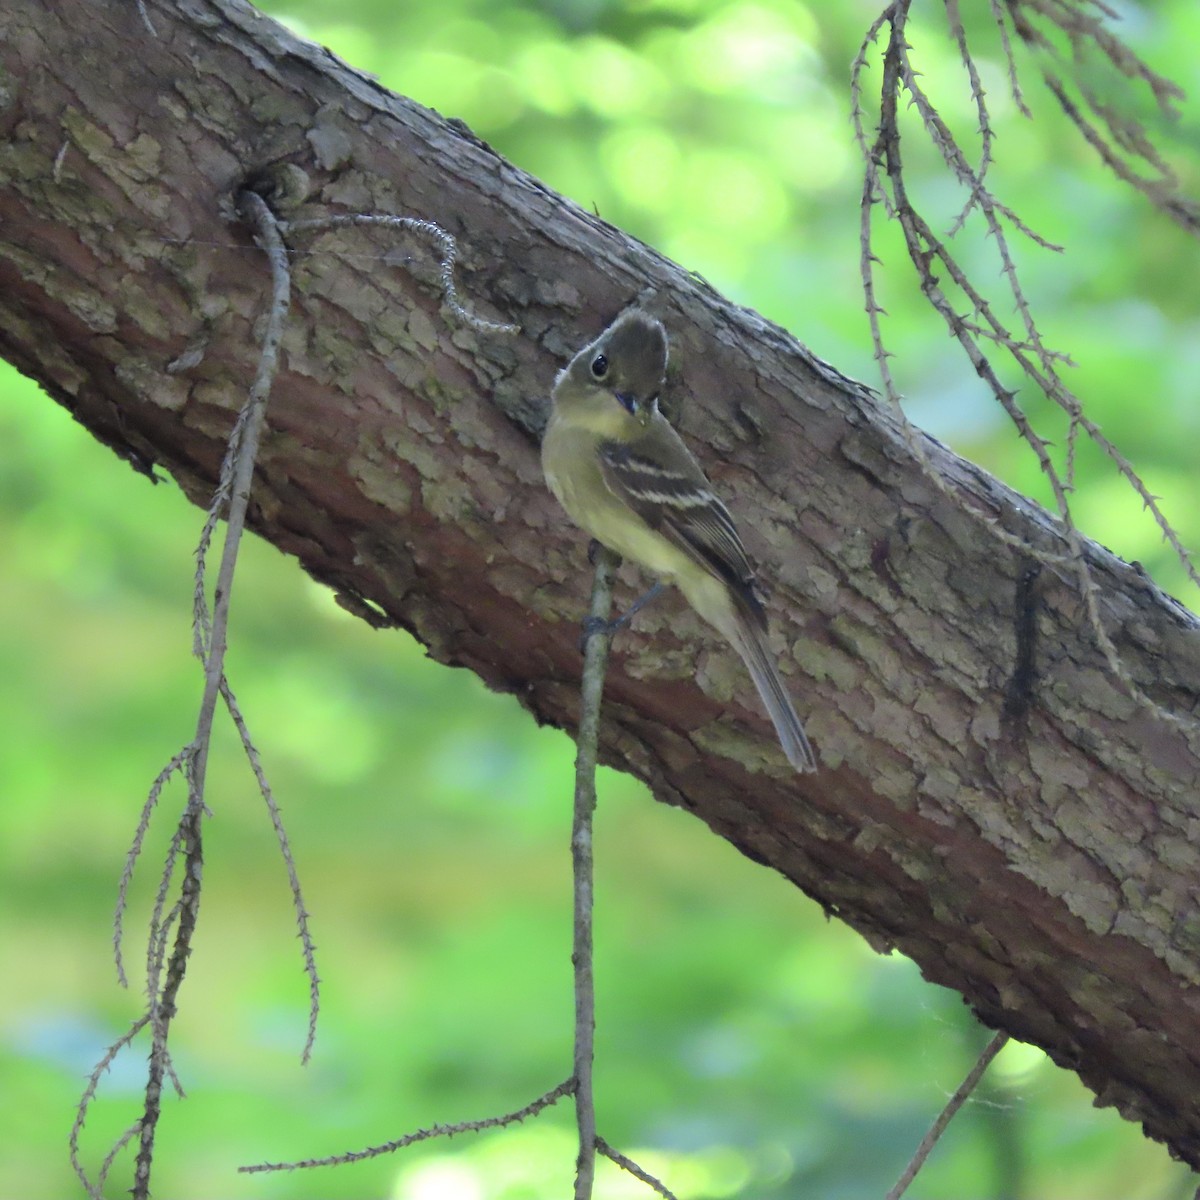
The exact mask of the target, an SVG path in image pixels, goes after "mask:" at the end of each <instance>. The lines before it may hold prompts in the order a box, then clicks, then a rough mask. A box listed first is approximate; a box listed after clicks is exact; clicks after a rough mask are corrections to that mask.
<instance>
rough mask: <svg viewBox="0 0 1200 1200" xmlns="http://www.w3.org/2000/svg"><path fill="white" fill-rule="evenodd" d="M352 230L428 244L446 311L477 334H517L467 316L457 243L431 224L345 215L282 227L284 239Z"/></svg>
mask: <svg viewBox="0 0 1200 1200" xmlns="http://www.w3.org/2000/svg"><path fill="white" fill-rule="evenodd" d="M355 226H367V227H370V226H376V227H381V228H384V229H407V230H409V231H410V232H412V233H417V234H420V235H421V236H422V237H424V238H426V239H427V240H429V241H431V242H432V243H433V244H434V245H435V246H436V247H437V248H438V250H439V252H440V253H441V259H440V262H439V264H438V265H439V270H440V273H441V274H440V277H441V285H442V296H443V299H444V300H445V302H446V307H447V308H449V309H450V311H451V312H452V313H453V314H454V315H455V316H456V317H457V318H458V319H459V320H460V321H462V322H463V324H464V325H469V326H470V327H471V328H472V329H476V330H478V331H479V332H480V333H507V334H513V333H520V331H521V327H520V326H519V325H513V324H510V323H508V322H503V321H489V320H487V319H486V318H485V317H480V316H478V315H476V314H475V313H473V312H471V310H470V309H469V308H467V307H466V306H465V305H464V304H463V303H462V301H461V300H459V298H458V289H457V288H456V287H455V284H454V263H455V260H456V259H457V258H458V242H457V241H455V239H454V236H453V234H450V233H447V232H446V230H444V229H443V228H442V227H441V226H440V225H438V224H437V223H436V222H434V221H429V220H426V219H425V218H424V217H402V216H396V215H392V214H389V213H345V214H341V215H339V216H334V217H311V218H305V219H304V220H301V221H291V222H289V223H288V224H287V225H285V226H284V232H285V234H287V235H292V234H298V233H317V232H320V231H321V230H324V229H347V228H352V227H355Z"/></svg>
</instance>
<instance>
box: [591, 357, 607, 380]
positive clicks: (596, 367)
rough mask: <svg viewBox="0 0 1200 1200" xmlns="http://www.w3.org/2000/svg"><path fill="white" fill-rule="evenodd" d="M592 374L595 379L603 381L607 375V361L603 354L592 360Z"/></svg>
mask: <svg viewBox="0 0 1200 1200" xmlns="http://www.w3.org/2000/svg"><path fill="white" fill-rule="evenodd" d="M592 374H593V375H594V376H595V377H596V378H597V379H603V378H604V377H605V375H607V374H608V359H607V358H605V357H604V355H603V354H597V355H596V357H595V358H593V359H592Z"/></svg>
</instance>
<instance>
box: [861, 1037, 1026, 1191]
mask: <svg viewBox="0 0 1200 1200" xmlns="http://www.w3.org/2000/svg"><path fill="white" fill-rule="evenodd" d="M1007 1044H1008V1034H1007V1033H997V1034H996V1035H995V1036H994V1037H993V1038H992V1040H991V1041H990V1042H988V1044H987V1045H986V1046H985V1047H984V1048H983V1053H982V1054H980V1056H979V1057H978V1058H977V1059H976V1060H975V1065H974V1066H973V1067H972V1068H971V1069H970V1070H969V1071H968V1072H967V1076H966V1078H965V1079H964V1080H963V1081H962V1083H960V1084H959V1085H958V1087H957V1088H956V1089H955V1091H954V1095H952V1096H951V1097H950V1099H949V1100H947V1101H946V1105H945V1107H944V1108H943V1109H942V1111H941V1112H940V1113H938V1115H937V1120H935V1121H934V1123H933V1124H932V1125H931V1126H930V1127H929V1132H928V1133H926V1134H925V1136H924V1137H923V1138H922V1139H921V1144H920V1145H919V1146H918V1147H917V1149H916V1153H915V1154H914V1155H913V1156H912V1158H911V1159H910V1160H909V1163H908V1166H907V1167H905V1168H904V1171H903V1173H902V1174H901V1176H900V1178H899V1179H897V1180H896V1183H895V1186H893V1187H892V1188H891V1190H890V1191H889V1192H888V1194H887V1196H886V1197H885V1198H884V1200H900V1197H901V1196H903V1195H904V1193H905V1192H907V1191H908V1187H909V1184H911V1183H912V1181H913V1180H914V1179H916V1177H917V1174H918V1172H919V1171H920V1170H921V1168H922V1167H923V1166H924V1165H925V1160H926V1159H927V1158H928V1157H929V1156H930V1154H932V1153H933V1148H934V1146H936V1145H937V1144H938V1139H939V1138H941V1136H942V1134H943V1133H945V1132H946V1126H947V1125H949V1124H950V1122H951V1121H952V1120H953V1119H954V1114H955V1113H957V1112H958V1110H959V1109H960V1108H962V1106H963V1105H964V1104H965V1103H966V1102H967V1100H968V1099H969V1098H970V1096H971V1093H972V1092H974V1091H975V1089H976V1088H977V1087H978V1086H979V1082H980V1080H981V1079H983V1076H984V1072H986V1071H987V1069H988V1067H990V1066H991V1065H992V1059H994V1058H995V1057H996V1055H997V1054H999V1053H1000V1051H1001V1050H1003V1049H1004V1047H1005V1046H1006V1045H1007Z"/></svg>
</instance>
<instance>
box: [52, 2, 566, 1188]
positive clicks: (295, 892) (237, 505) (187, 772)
mask: <svg viewBox="0 0 1200 1200" xmlns="http://www.w3.org/2000/svg"><path fill="white" fill-rule="evenodd" d="M138 9H139V12H141V13H142V15H143V19H144V20H146V21H147V23H149V17H148V15H147V14H146V11H145V8H144V5H143V4H142V3H141V0H139V3H138ZM60 157H61V155H60ZM238 210H239V215H240V216H241V218H242V219H243V221H245V223H246V224H247V225H248V226H249V227H250V228H251V229H252V230H253V231H254V237H255V241H256V242H257V243H258V245H259V247H260V248H261V249H262V250H263V251H264V252H265V253H266V255H267V257H268V260H269V262H270V266H271V274H272V292H271V300H270V304H269V306H268V309H267V312H266V314H265V320H264V322H263V335H262V343H261V346H260V352H259V362H258V368H257V372H256V376H255V380H254V384H253V386H252V388H251V390H250V393H249V396H248V398H247V400H246V403H245V404H244V405H243V406H242V408H241V409H240V411H239V412H238V415H237V418H236V420H235V422H234V425H233V428H232V430H231V431H230V435H229V440H228V444H227V446H226V451H225V455H224V458H223V460H222V463H221V469H220V473H219V476H218V483H217V486H216V488H215V490H214V492H213V497H212V501H211V502H210V504H209V508H208V512H207V513H206V516H205V521H204V525H203V528H202V530H201V533H200V538H199V541H198V544H197V547H196V555H195V557H196V568H195V582H194V587H193V600H192V649H193V652H194V653H195V655H196V657H197V658H198V659H199V660H200V662H201V663H202V665H203V668H204V678H205V688H204V695H203V698H202V700H201V704H200V710H199V715H198V719H197V726H196V733H195V736H194V737H193V738H192V740H191V741H190V742H189V743H188V744H187V745H186V746H184V747H183V749H181V750H180V751H179V752H178V753H177V754H176V755H175V756H174V757H173V758H171V760H170V761H169V762H168V763H167V764H166V766H164V767H163V769H162V770H161V771H160V772H159V774H158V776H157V777H156V778H155V780H154V782H153V784H152V785H151V788H150V791H149V794H148V796H147V798H146V801H145V803H144V804H143V806H142V811H141V815H140V817H139V820H138V825H137V828H136V830H135V832H134V836H133V841H132V843H131V845H130V848H129V851H128V853H127V855H126V859H125V865H124V868H123V870H122V873H121V881H120V884H119V887H118V895H117V906H116V913H115V916H114V921H113V953H114V959H115V962H116V968H117V977H118V979H119V980H120V982H121V984H122V985H123V986H128V977H127V975H126V970H125V960H124V953H123V939H124V918H125V912H126V909H127V907H128V901H129V888H130V884H131V882H132V879H133V873H134V869H135V867H136V864H137V861H138V859H139V858H140V856H141V852H142V848H143V845H144V843H145V839H146V836H147V833H148V832H149V828H150V822H151V819H152V817H153V814H154V811H155V809H156V808H157V806H158V803H159V800H160V799H161V796H162V792H163V790H164V788H165V787H166V785H167V784H168V783H169V782H170V780H171V779H172V777H173V776H174V775H175V774H176V773H182V774H183V776H184V778H185V779H186V780H187V784H188V796H187V803H186V806H185V808H184V811H183V813H182V815H181V817H180V819H179V821H178V823H177V825H176V827H175V830H174V833H173V834H172V837H171V840H170V843H169V845H168V848H167V854H166V858H165V861H164V863H163V867H162V870H161V872H160V875H159V881H158V887H157V890H156V893H155V898H154V904H153V907H152V911H151V915H150V920H149V927H148V933H147V939H146V983H145V987H146V1009H145V1011H144V1012H143V1013H142V1014H141V1016H139V1017H138V1018H137V1019H136V1020H135V1021H134V1022H133V1023H132V1025H131V1026H130V1028H129V1029H128V1030H127V1031H126V1032H125V1033H124V1034H123V1035H122V1036H121V1037H120V1038H118V1039H117V1041H116V1042H114V1043H113V1044H112V1045H111V1046H110V1047H109V1048H108V1049H107V1050H106V1052H105V1054H104V1055H103V1057H102V1058H101V1060H100V1061H99V1063H98V1064H97V1065H96V1067H95V1069H94V1070H93V1071H92V1073H91V1075H90V1076H89V1079H88V1083H87V1087H86V1089H85V1091H84V1094H83V1096H82V1097H81V1099H80V1102H79V1106H78V1109H77V1112H76V1118H75V1122H74V1125H73V1127H72V1130H71V1137H70V1153H71V1162H72V1164H73V1166H74V1167H75V1170H76V1172H77V1174H78V1175H79V1178H80V1180H81V1181H82V1182H83V1184H84V1187H85V1188H86V1189H87V1191H88V1194H89V1195H90V1196H92V1197H93V1198H94V1200H99V1198H100V1195H101V1192H102V1190H103V1188H104V1183H105V1180H106V1178H107V1176H108V1174H109V1172H110V1170H111V1168H112V1165H113V1163H114V1162H115V1160H116V1158H117V1156H118V1155H119V1154H120V1152H121V1151H122V1150H123V1149H124V1148H125V1147H126V1146H128V1145H129V1144H130V1143H131V1142H133V1141H134V1140H135V1139H137V1142H138V1152H137V1161H136V1165H135V1169H134V1186H133V1188H132V1194H133V1196H134V1198H135V1200H143V1198H145V1197H148V1196H149V1188H150V1170H151V1166H152V1164H153V1156H154V1143H155V1134H156V1130H157V1125H158V1119H159V1116H160V1114H161V1095H162V1088H163V1084H164V1082H170V1084H171V1086H172V1087H173V1088H174V1089H175V1091H176V1092H177V1094H178V1095H179V1096H181V1097H182V1096H183V1094H184V1093H183V1088H182V1086H181V1084H180V1081H179V1079H178V1077H177V1075H176V1073H175V1069H174V1066H173V1064H172V1062H171V1056H170V1053H169V1051H168V1040H169V1034H170V1028H171V1022H172V1020H173V1018H174V1017H175V1015H176V1011H177V997H178V993H179V989H180V987H181V986H182V984H183V980H184V976H185V974H186V969H187V962H188V958H189V956H190V953H191V946H192V938H193V935H194V932H195V928H196V922H197V918H198V914H199V903H200V894H201V885H202V877H203V841H202V822H203V818H204V817H205V816H208V815H211V814H210V812H209V809H208V807H207V805H206V803H205V774H206V767H207V759H208V750H209V745H210V741H211V735H212V725H213V720H214V717H215V710H216V705H217V700H218V697H219V698H220V699H221V700H222V701H223V702H224V704H225V707H226V709H227V710H228V712H229V715H230V718H231V719H232V721H233V724H234V726H235V728H236V729H237V731H238V736H239V737H240V739H241V742H242V749H243V752H244V753H245V755H246V759H247V761H248V762H249V764H250V768H251V770H252V772H253V774H254V777H255V780H256V782H257V783H258V788H259V793H260V795H261V796H262V799H263V802H264V804H265V805H266V807H267V811H268V814H269V816H270V819H271V824H272V827H273V828H274V830H275V836H276V840H277V842H278V844H279V849H280V855H281V857H282V858H283V862H284V866H285V869H286V871H287V877H288V884H289V887H290V889H291V894H292V901H293V906H294V909H295V914H296V924H297V928H298V932H299V937H300V943H301V949H302V954H303V959H304V969H305V973H306V975H307V977H308V981H309V1020H308V1031H307V1036H306V1038H305V1042H304V1049H303V1052H302V1056H301V1060H302V1061H303V1062H307V1061H308V1059H309V1057H310V1055H311V1053H312V1048H313V1044H314V1041H315V1038H316V1025H317V1015H318V1012H319V1008H320V1003H319V986H320V981H319V977H318V974H317V965H316V949H315V945H314V942H313V938H312V934H311V931H310V928H309V913H308V909H307V907H306V905H305V903H304V898H303V894H302V892H301V888H300V880H299V875H298V873H297V870H296V864H295V859H294V857H293V854H292V850H291V845H290V842H289V839H288V835H287V832H286V830H285V828H284V825H283V819H282V815H281V813H280V810H279V805H278V803H277V802H276V800H275V796H274V792H273V791H272V789H271V786H270V783H269V781H268V779H267V776H266V773H265V771H264V769H263V765H262V760H261V758H260V755H259V753H258V749H257V747H256V746H255V744H254V742H253V739H252V738H251V736H250V731H249V728H248V726H247V723H246V720H245V717H244V716H243V714H242V711H241V708H240V707H239V705H238V702H237V698H236V696H235V695H234V692H233V689H232V688H231V686H230V684H229V680H228V679H227V678H226V676H225V672H224V658H225V648H226V643H227V637H228V619H229V601H230V596H231V593H232V585H233V578H234V572H235V567H236V561H237V553H238V547H239V544H240V540H241V537H242V533H243V531H244V529H245V521H246V514H247V509H248V505H249V497H250V485H251V480H252V477H253V471H254V464H255V460H256V458H257V454H258V441H259V436H260V433H261V430H262V427H263V421H264V418H265V411H266V403H267V398H268V396H269V394H270V391H271V387H272V384H273V382H274V379H275V376H276V374H277V371H278V360H279V347H280V342H281V340H282V336H283V327H284V322H285V320H286V317H287V313H288V309H289V307H290V301H291V271H290V266H289V262H288V247H287V246H286V245H285V243H284V237H285V236H286V235H287V234H289V233H303V232H309V231H312V230H316V229H321V228H331V229H338V228H345V227H348V226H353V225H378V226H383V227H389V228H401V229H407V230H410V231H412V232H416V233H418V234H420V235H421V236H423V237H425V238H428V239H430V240H431V241H432V242H433V243H434V245H435V246H436V247H437V248H438V251H439V254H440V258H439V271H440V274H439V282H440V285H441V288H442V291H443V293H444V299H445V302H446V305H447V307H448V308H449V309H450V310H451V312H452V313H454V315H455V316H456V317H457V318H458V319H459V320H461V321H462V322H463V323H464V324H466V325H468V326H470V327H471V328H474V329H476V330H479V331H481V332H489V333H515V332H517V331H518V327H517V326H515V325H509V324H501V323H498V322H494V321H488V320H485V319H483V318H481V317H478V316H476V315H475V314H474V313H472V312H470V311H469V310H468V309H467V308H466V307H465V306H464V305H463V304H462V302H461V301H460V300H459V298H458V292H457V289H456V288H455V284H454V262H455V258H456V255H457V252H458V244H457V242H456V241H455V239H454V238H453V237H452V236H451V235H450V234H449V233H447V232H446V231H445V230H444V229H442V228H441V226H439V225H437V224H435V223H434V222H432V221H427V220H423V219H419V218H415V217H397V216H390V215H382V216H369V215H356V216H341V217H333V218H327V219H326V218H320V219H312V220H305V221H299V222H295V223H293V224H291V225H288V224H286V223H285V222H283V221H281V220H279V219H278V218H277V217H276V216H275V215H274V214H273V213H272V212H271V210H270V208H269V207H268V206H267V203H266V202H265V201H264V200H263V198H262V197H261V196H260V195H258V194H257V193H256V192H255V191H245V192H243V193H241V195H240V196H239V198H238ZM175 365H177V364H175ZM222 520H224V522H225V526H226V532H225V538H224V542H223V545H222V554H221V562H220V565H219V568H218V573H217V580H216V583H215V586H214V587H213V595H214V602H213V604H212V605H211V607H210V604H209V598H208V593H209V579H210V575H209V565H208V559H209V553H210V551H211V549H212V545H213V539H214V537H215V535H216V531H217V528H218V526H219V525H220V523H221V521H222ZM180 861H182V863H183V872H182V882H181V883H180V885H179V888H178V894H176V893H175V890H174V889H175V881H176V867H177V865H178V864H179V863H180ZM173 897H174V898H173ZM144 1029H149V1031H150V1036H151V1050H150V1066H149V1071H148V1075H147V1083H146V1088H145V1098H144V1103H143V1109H142V1114H141V1116H140V1117H139V1118H138V1120H137V1121H136V1122H134V1124H133V1125H131V1126H130V1128H129V1129H127V1130H126V1131H125V1133H124V1134H122V1135H121V1137H120V1138H119V1139H118V1140H117V1141H116V1142H115V1143H114V1145H113V1146H112V1147H111V1148H110V1150H109V1152H108V1154H107V1155H106V1157H105V1159H104V1161H103V1163H102V1164H101V1167H100V1169H99V1171H98V1173H97V1176H96V1178H95V1179H92V1178H91V1177H90V1176H89V1175H88V1173H87V1171H86V1170H85V1169H84V1167H83V1165H82V1162H81V1160H80V1155H79V1139H80V1136H81V1134H82V1131H83V1127H84V1123H85V1121H86V1118H87V1113H88V1108H89V1106H90V1104H91V1101H92V1099H93V1098H94V1096H95V1093H96V1090H97V1088H98V1087H99V1084H100V1081H101V1078H102V1076H103V1075H104V1073H105V1072H106V1071H107V1070H108V1068H109V1067H110V1066H111V1064H112V1062H113V1060H114V1059H115V1058H116V1056H117V1054H118V1053H119V1052H120V1051H121V1050H122V1049H124V1048H125V1047H126V1046H128V1045H130V1044H131V1042H132V1041H133V1040H134V1038H135V1037H137V1035H138V1034H140V1033H141V1032H142V1030H144ZM574 1090H575V1080H574V1077H572V1079H571V1080H568V1081H567V1084H565V1085H562V1086H561V1087H560V1088H559V1089H556V1090H555V1091H554V1092H551V1093H547V1095H546V1096H544V1097H541V1098H540V1099H539V1100H537V1101H534V1103H533V1105H531V1106H527V1108H526V1109H523V1110H520V1111H519V1112H518V1113H517V1114H510V1115H509V1117H507V1118H497V1119H495V1120H493V1121H491V1122H484V1123H476V1124H474V1125H472V1124H468V1125H465V1126H463V1127H462V1128H461V1130H460V1129H459V1128H458V1127H455V1128H452V1129H448V1130H447V1131H448V1132H450V1133H453V1132H465V1131H466V1130H467V1129H469V1128H481V1129H482V1128H488V1127H490V1125H492V1124H503V1123H510V1122H511V1121H512V1120H521V1119H524V1117H526V1116H532V1115H533V1114H534V1113H536V1112H537V1111H540V1109H541V1108H543V1107H546V1106H547V1105H548V1104H551V1103H553V1102H554V1101H555V1100H556V1099H558V1098H559V1097H560V1096H561V1095H564V1094H566V1092H567V1091H571V1092H573V1091H574ZM412 1140H420V1139H417V1138H414V1139H412ZM392 1148H398V1147H392ZM380 1152H383V1151H382V1150H381V1151H380Z"/></svg>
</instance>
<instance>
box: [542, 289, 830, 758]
mask: <svg viewBox="0 0 1200 1200" xmlns="http://www.w3.org/2000/svg"><path fill="white" fill-rule="evenodd" d="M666 369H667V334H666V330H665V329H663V327H662V325H661V324H660V323H659V322H658V321H656V320H655V319H654V318H653V317H650V316H647V315H646V314H645V313H642V312H638V311H634V312H629V313H626V314H625V315H624V316H622V317H620V318H619V319H618V320H617V321H615V322H614V323H613V324H612V325H610V326H609V328H608V329H606V330H605V331H604V332H603V333H602V334H601V335H600V336H599V337H598V338H597V339H596V340H595V341H594V342H592V343H590V344H589V345H587V346H585V347H584V348H583V349H582V350H580V351H579V353H578V354H576V355H575V357H574V358H573V359H572V360H571V361H570V363H568V364H567V366H566V367H565V368H564V369H563V370H562V371H560V372H559V375H558V378H557V380H555V383H554V391H553V393H552V399H553V407H552V409H551V413H550V422H549V424H548V425H547V426H546V434H545V437H544V438H543V440H542V469H543V470H544V471H545V473H546V482H547V483H548V484H549V485H550V490H551V491H552V492H553V493H554V495H555V496H556V497H557V498H558V501H559V503H560V504H561V505H562V506H563V508H564V509H566V511H567V515H568V516H569V517H570V518H571V520H572V521H574V522H575V524H576V525H578V526H580V528H582V529H583V530H585V531H586V532H587V533H590V534H591V535H592V537H594V538H595V539H596V540H597V541H599V542H601V543H602V544H603V545H605V546H607V547H608V548H609V549H610V550H612V551H614V552H616V553H617V554H620V555H621V556H622V557H624V558H631V559H633V561H634V562H636V563H638V564H639V565H640V566H642V567H644V568H645V569H646V570H647V571H649V572H650V573H651V574H653V575H654V576H655V577H656V578H657V579H659V580H662V581H664V582H667V583H673V584H675V585H676V586H677V587H678V588H679V590H680V591H681V592H683V594H684V596H685V597H687V600H688V603H689V604H691V606H692V607H693V608H694V609H695V610H696V611H697V612H698V613H699V614H700V615H701V616H702V617H703V618H704V619H705V620H706V621H707V622H708V623H709V624H710V625H712V626H714V627H715V628H716V629H717V630H718V631H719V632H720V633H721V634H722V635H723V636H724V637H725V639H726V640H727V641H728V642H729V643H730V645H732V646H733V648H734V649H735V650H736V651H737V652H738V654H740V655H741V657H742V661H743V662H744V663H745V664H746V667H747V669H748V670H749V672H750V676H751V678H752V679H753V680H754V685H755V687H757V688H758V694H759V696H761V697H762V702H763V704H764V706H765V707H766V710H767V713H768V714H769V715H770V718H771V721H772V722H773V724H774V725H775V732H776V733H777V734H778V735H779V742H780V745H781V746H782V747H783V752H784V753H785V754H786V755H787V758H788V761H789V762H790V763H791V764H792V766H793V767H795V768H796V770H798V771H815V770H816V769H817V764H816V759H815V758H814V757H813V752H812V747H811V746H809V744H808V738H807V737H805V735H804V727H803V726H802V725H801V724H800V719H799V718H798V717H797V716H796V710H795V709H794V708H793V707H792V702H791V700H790V699H789V698H788V694H787V689H786V688H785V687H784V685H783V680H782V679H780V677H779V671H778V670H777V668H776V666H775V660H774V657H773V656H772V654H771V651H770V649H769V647H768V645H767V615H766V613H765V612H764V611H763V606H762V603H761V602H760V600H759V598H758V595H757V593H756V591H755V587H754V571H753V569H752V568H751V566H750V561H749V559H748V558H747V557H746V551H745V548H744V547H743V546H742V541H741V538H739V537H738V532H737V529H736V528H735V527H734V524H733V518H732V517H731V516H730V515H729V510H728V509H727V508H726V507H725V505H724V504H722V503H721V501H720V500H719V499H718V498H717V496H716V495H715V494H714V492H713V490H712V486H711V485H710V483H709V481H708V478H707V476H706V475H705V474H704V471H703V470H702V469H701V468H700V465H699V463H697V462H696V460H695V459H694V458H693V457H692V455H691V453H690V452H689V451H688V448H687V447H686V446H685V445H684V444H683V439H682V438H680V436H679V435H678V434H677V433H676V432H675V430H674V428H672V426H671V424H670V422H668V421H667V419H666V417H664V416H663V415H662V413H660V412H659V411H658V393H659V390H660V389H661V388H662V386H663V382H664V379H665V376H666Z"/></svg>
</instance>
